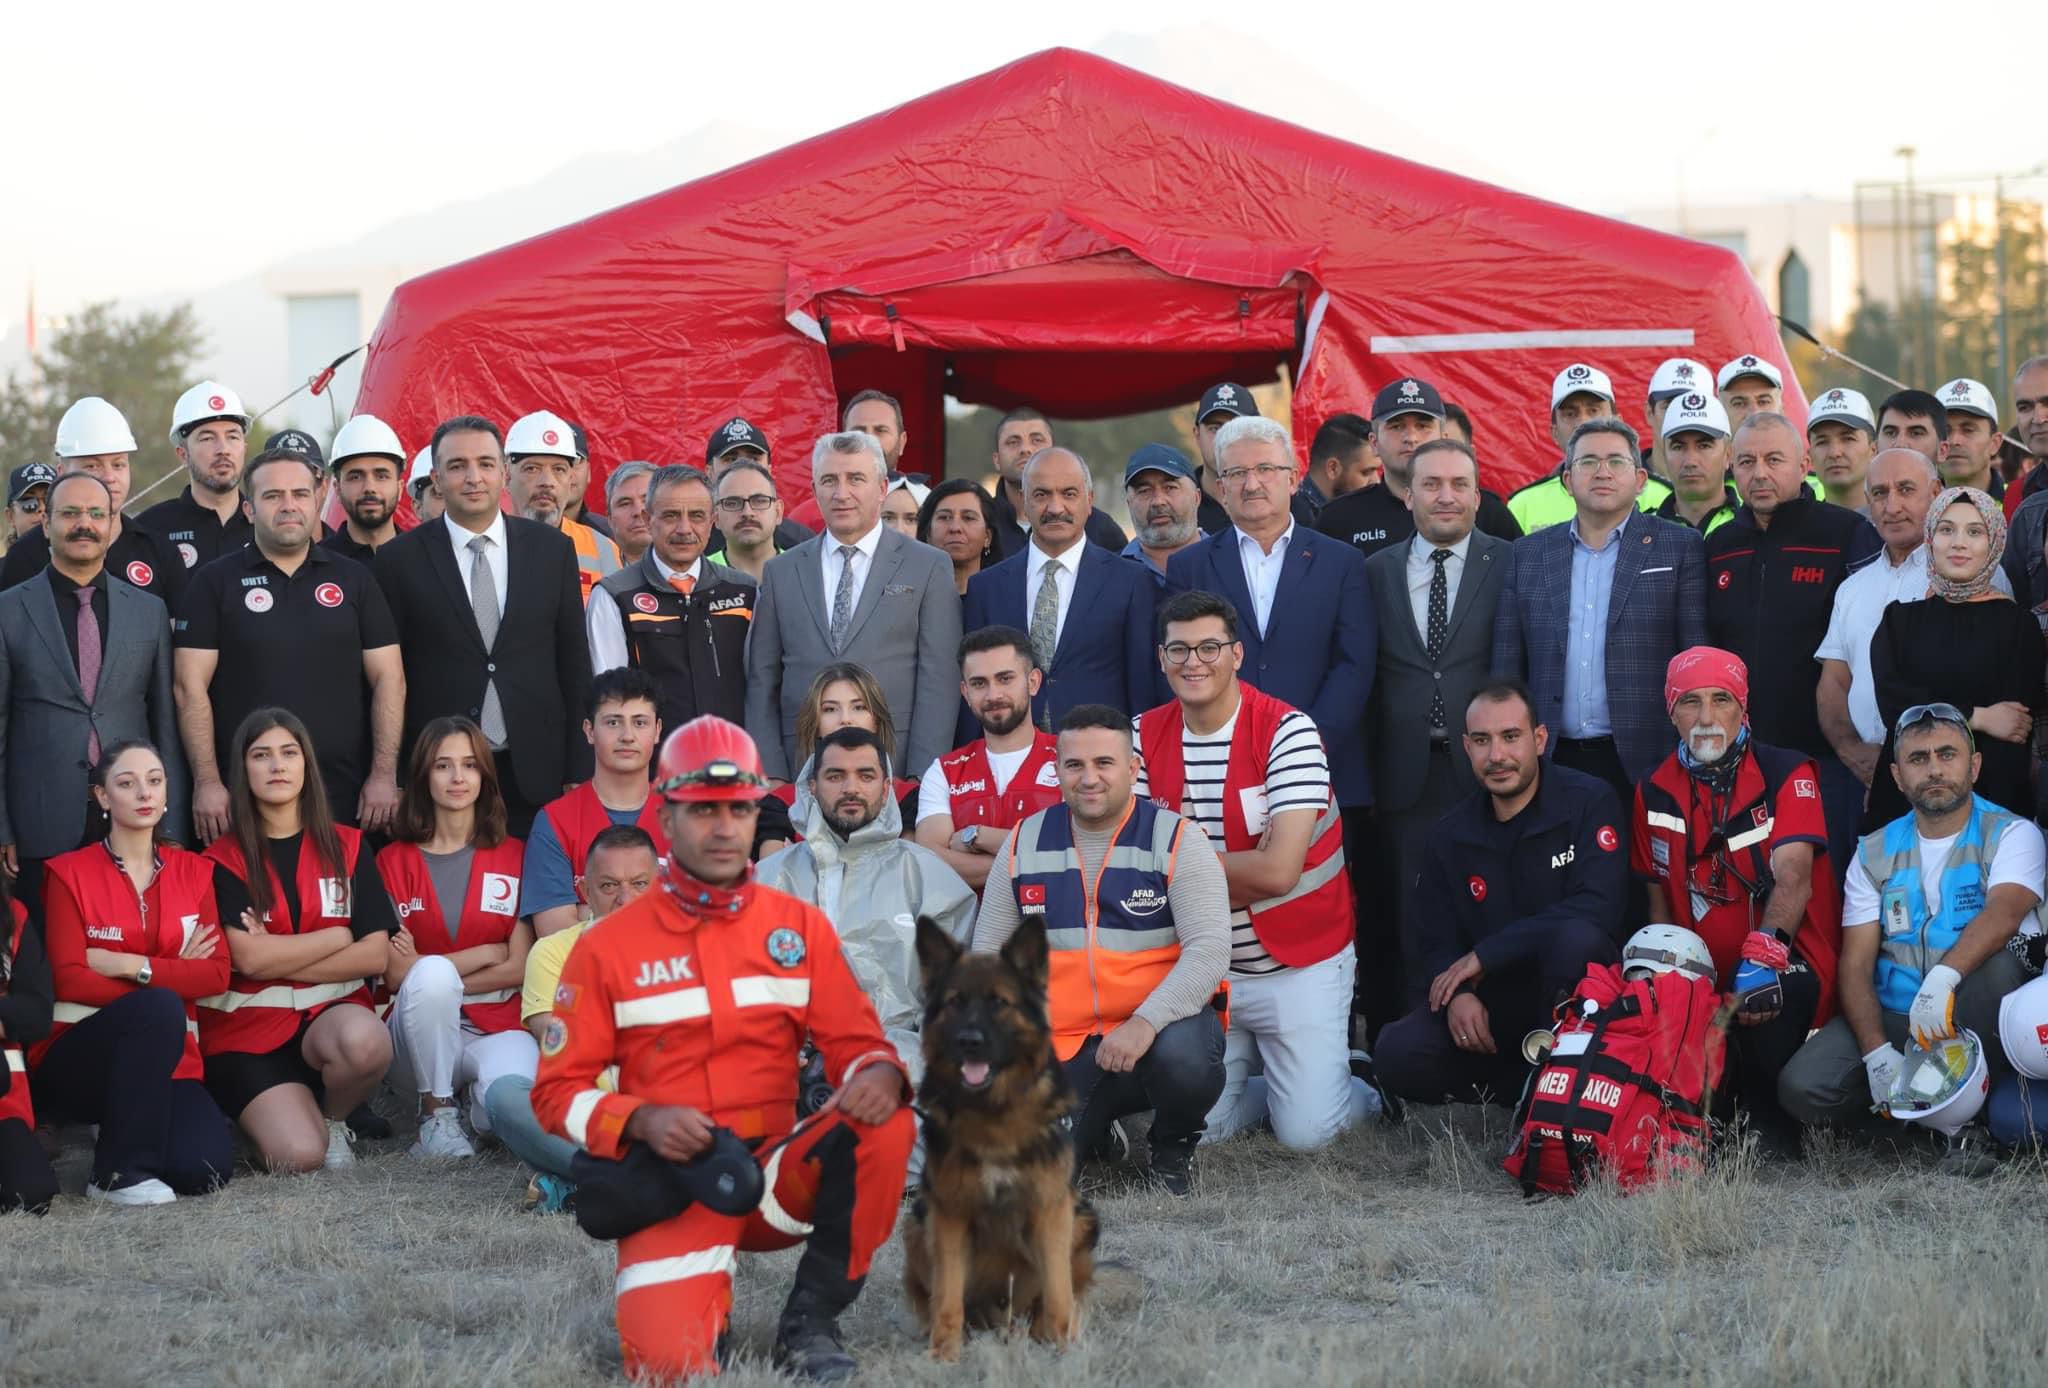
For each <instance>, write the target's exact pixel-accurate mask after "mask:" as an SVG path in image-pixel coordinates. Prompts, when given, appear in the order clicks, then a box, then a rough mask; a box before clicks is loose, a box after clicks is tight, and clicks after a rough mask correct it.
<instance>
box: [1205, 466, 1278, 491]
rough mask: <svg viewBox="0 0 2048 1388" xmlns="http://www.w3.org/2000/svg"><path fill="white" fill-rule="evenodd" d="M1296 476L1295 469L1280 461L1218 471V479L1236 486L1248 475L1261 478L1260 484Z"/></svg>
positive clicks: (1265, 484)
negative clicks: (1281, 463)
mask: <svg viewBox="0 0 2048 1388" xmlns="http://www.w3.org/2000/svg"><path fill="white" fill-rule="evenodd" d="M1292 476H1294V469H1293V468H1291V467H1282V466H1281V465H1280V464H1278V463H1260V464H1259V465H1258V466H1257V467H1232V468H1222V469H1219V470H1218V471H1217V473H1216V480H1217V481H1219V482H1226V483H1229V484H1230V485H1231V486H1236V485H1237V484H1238V483H1240V482H1242V481H1244V480H1245V478H1247V477H1256V478H1258V479H1259V485H1260V486H1270V485H1272V484H1273V483H1276V482H1279V481H1280V480H1281V479H1283V478H1287V477H1292Z"/></svg>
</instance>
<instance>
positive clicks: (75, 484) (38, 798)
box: [0, 472, 187, 893]
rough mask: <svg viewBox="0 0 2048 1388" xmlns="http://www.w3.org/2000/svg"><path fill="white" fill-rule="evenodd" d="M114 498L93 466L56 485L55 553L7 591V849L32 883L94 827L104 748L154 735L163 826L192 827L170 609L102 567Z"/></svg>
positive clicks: (3, 836) (2, 636)
mask: <svg viewBox="0 0 2048 1388" xmlns="http://www.w3.org/2000/svg"><path fill="white" fill-rule="evenodd" d="M113 524H114V503H113V496H112V494H111V493H110V492H109V491H108V490H107V487H106V484H105V483H103V482H101V481H100V479H99V478H97V477H95V476H93V475H92V474H91V473H84V472H74V473H67V474H66V475H65V476H63V477H60V478H59V479H57V482H56V484H55V485H54V486H52V487H51V488H50V497H49V534H50V562H49V565H48V567H47V568H45V569H44V570H43V572H42V574H40V575H38V576H37V577H35V578H32V579H30V580H29V581H27V582H25V583H20V584H17V585H16V586H14V587H12V588H10V589H8V590H7V591H6V592H4V593H0V787H4V794H0V859H4V860H5V861H6V863H7V866H8V867H9V868H11V869H13V870H15V871H17V872H19V873H20V874H21V875H22V879H23V887H24V889H25V890H27V891H29V892H30V893H33V892H34V891H35V889H36V887H37V886H38V885H39V882H40V877H41V869H42V864H43V860H44V859H47V858H54V857H56V856H57V855H58V854H59V853H68V852H70V851H71V850H72V849H74V848H77V847H79V846H80V845H81V844H83V843H84V842H85V841H86V840H87V839H88V838H94V837H97V836H98V835H99V834H100V833H102V832H103V831H104V829H105V822H104V820H103V819H102V818H101V817H100V815H99V812H98V810H97V809H96V808H94V809H92V810H91V811H90V813H89V812H88V799H89V795H88V792H87V790H86V773H87V772H88V771H89V770H91V768H92V766H93V763H94V762H96V761H97V760H98V759H99V755H100V751H101V749H102V748H106V747H111V746H113V745H114V744H115V743H116V742H120V741H122V740H123V739H125V738H136V737H141V738H148V739H149V740H150V741H151V742H154V743H155V744H156V747H157V750H158V751H159V752H161V753H162V754H163V759H164V770H165V771H166V773H167V774H168V777H169V786H168V795H169V800H168V804H167V806H166V809H165V813H164V824H165V826H166V829H167V832H169V833H170V834H172V835H173V836H174V837H178V838H182V837H184V836H185V813H186V805H187V800H186V783H185V760H184V756H183V754H182V753H181V751H180V749H179V744H178V715H177V709H176V707H175V705H174V704H173V703H172V702H171V619H170V613H169V612H168V611H166V610H165V608H164V605H163V601H162V600H161V599H160V598H156V597H153V596H151V595H150V594H148V593H145V592H143V591H142V590H141V589H139V588H135V587H131V586H130V585H129V584H126V583H123V582H122V581H121V580H120V579H118V578H115V577H113V576H112V575H110V574H108V573H107V571H106V555H107V544H108V540H109V537H110V536H111V534H112V532H113Z"/></svg>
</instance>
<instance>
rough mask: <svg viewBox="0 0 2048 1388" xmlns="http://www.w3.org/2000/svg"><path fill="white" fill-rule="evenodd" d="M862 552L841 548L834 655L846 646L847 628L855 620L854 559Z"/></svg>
mask: <svg viewBox="0 0 2048 1388" xmlns="http://www.w3.org/2000/svg"><path fill="white" fill-rule="evenodd" d="M859 553H860V551H859V550H857V549H855V548H854V547H853V546H852V545H841V546H840V547H839V586H838V587H837V588H835V589H834V590H833V591H832V653H833V654H834V655H837V654H838V653H839V652H840V651H841V650H843V649H845V646H846V627H847V624H848V623H849V622H851V621H852V620H853V559H854V556H855V555H857V554H859Z"/></svg>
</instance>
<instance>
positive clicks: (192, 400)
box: [171, 381, 250, 448]
mask: <svg viewBox="0 0 2048 1388" xmlns="http://www.w3.org/2000/svg"><path fill="white" fill-rule="evenodd" d="M209 419H232V420H234V421H235V423H237V424H239V425H241V426H242V428H243V429H245V430H246V429H247V428H248V427H249V422H250V418H249V412H248V411H247V410H245V409H243V408H242V397H241V396H239V395H237V394H235V393H234V391H232V390H230V389H228V388H227V387H226V386H224V385H222V384H221V383H220V382H219V381H201V382H200V383H199V384H198V385H196V386H194V387H192V389H190V390H188V391H186V392H185V393H184V394H183V395H181V396H179V397H178V403H177V404H176V405H175V406H173V407H172V408H171V446H172V447H173V448H175V447H177V446H178V445H179V444H181V443H183V442H184V441H185V435H186V434H187V433H188V432H189V431H190V430H191V428H192V426H193V425H195V424H204V423H205V422H206V421H207V420H209Z"/></svg>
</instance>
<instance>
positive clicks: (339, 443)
mask: <svg viewBox="0 0 2048 1388" xmlns="http://www.w3.org/2000/svg"><path fill="white" fill-rule="evenodd" d="M365 455H369V456H373V457H378V458H389V459H391V461H393V462H394V463H402V462H404V461H405V445H404V444H402V443H400V442H399V441H398V435H396V434H394V433H392V432H391V426H390V425H389V424H386V423H385V422H384V421H383V420H381V419H379V418H377V416H375V415H373V414H359V415H357V416H356V417H355V418H354V419H351V420H350V421H349V422H348V423H346V424H344V425H342V426H341V432H340V433H338V434H336V435H335V436H334V442H333V443H332V444H330V445H329V446H328V449H327V463H328V466H329V467H332V468H333V469H334V470H335V471H336V472H339V471H341V465H342V463H343V461H344V460H346V459H349V458H360V457H363V456H365Z"/></svg>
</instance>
